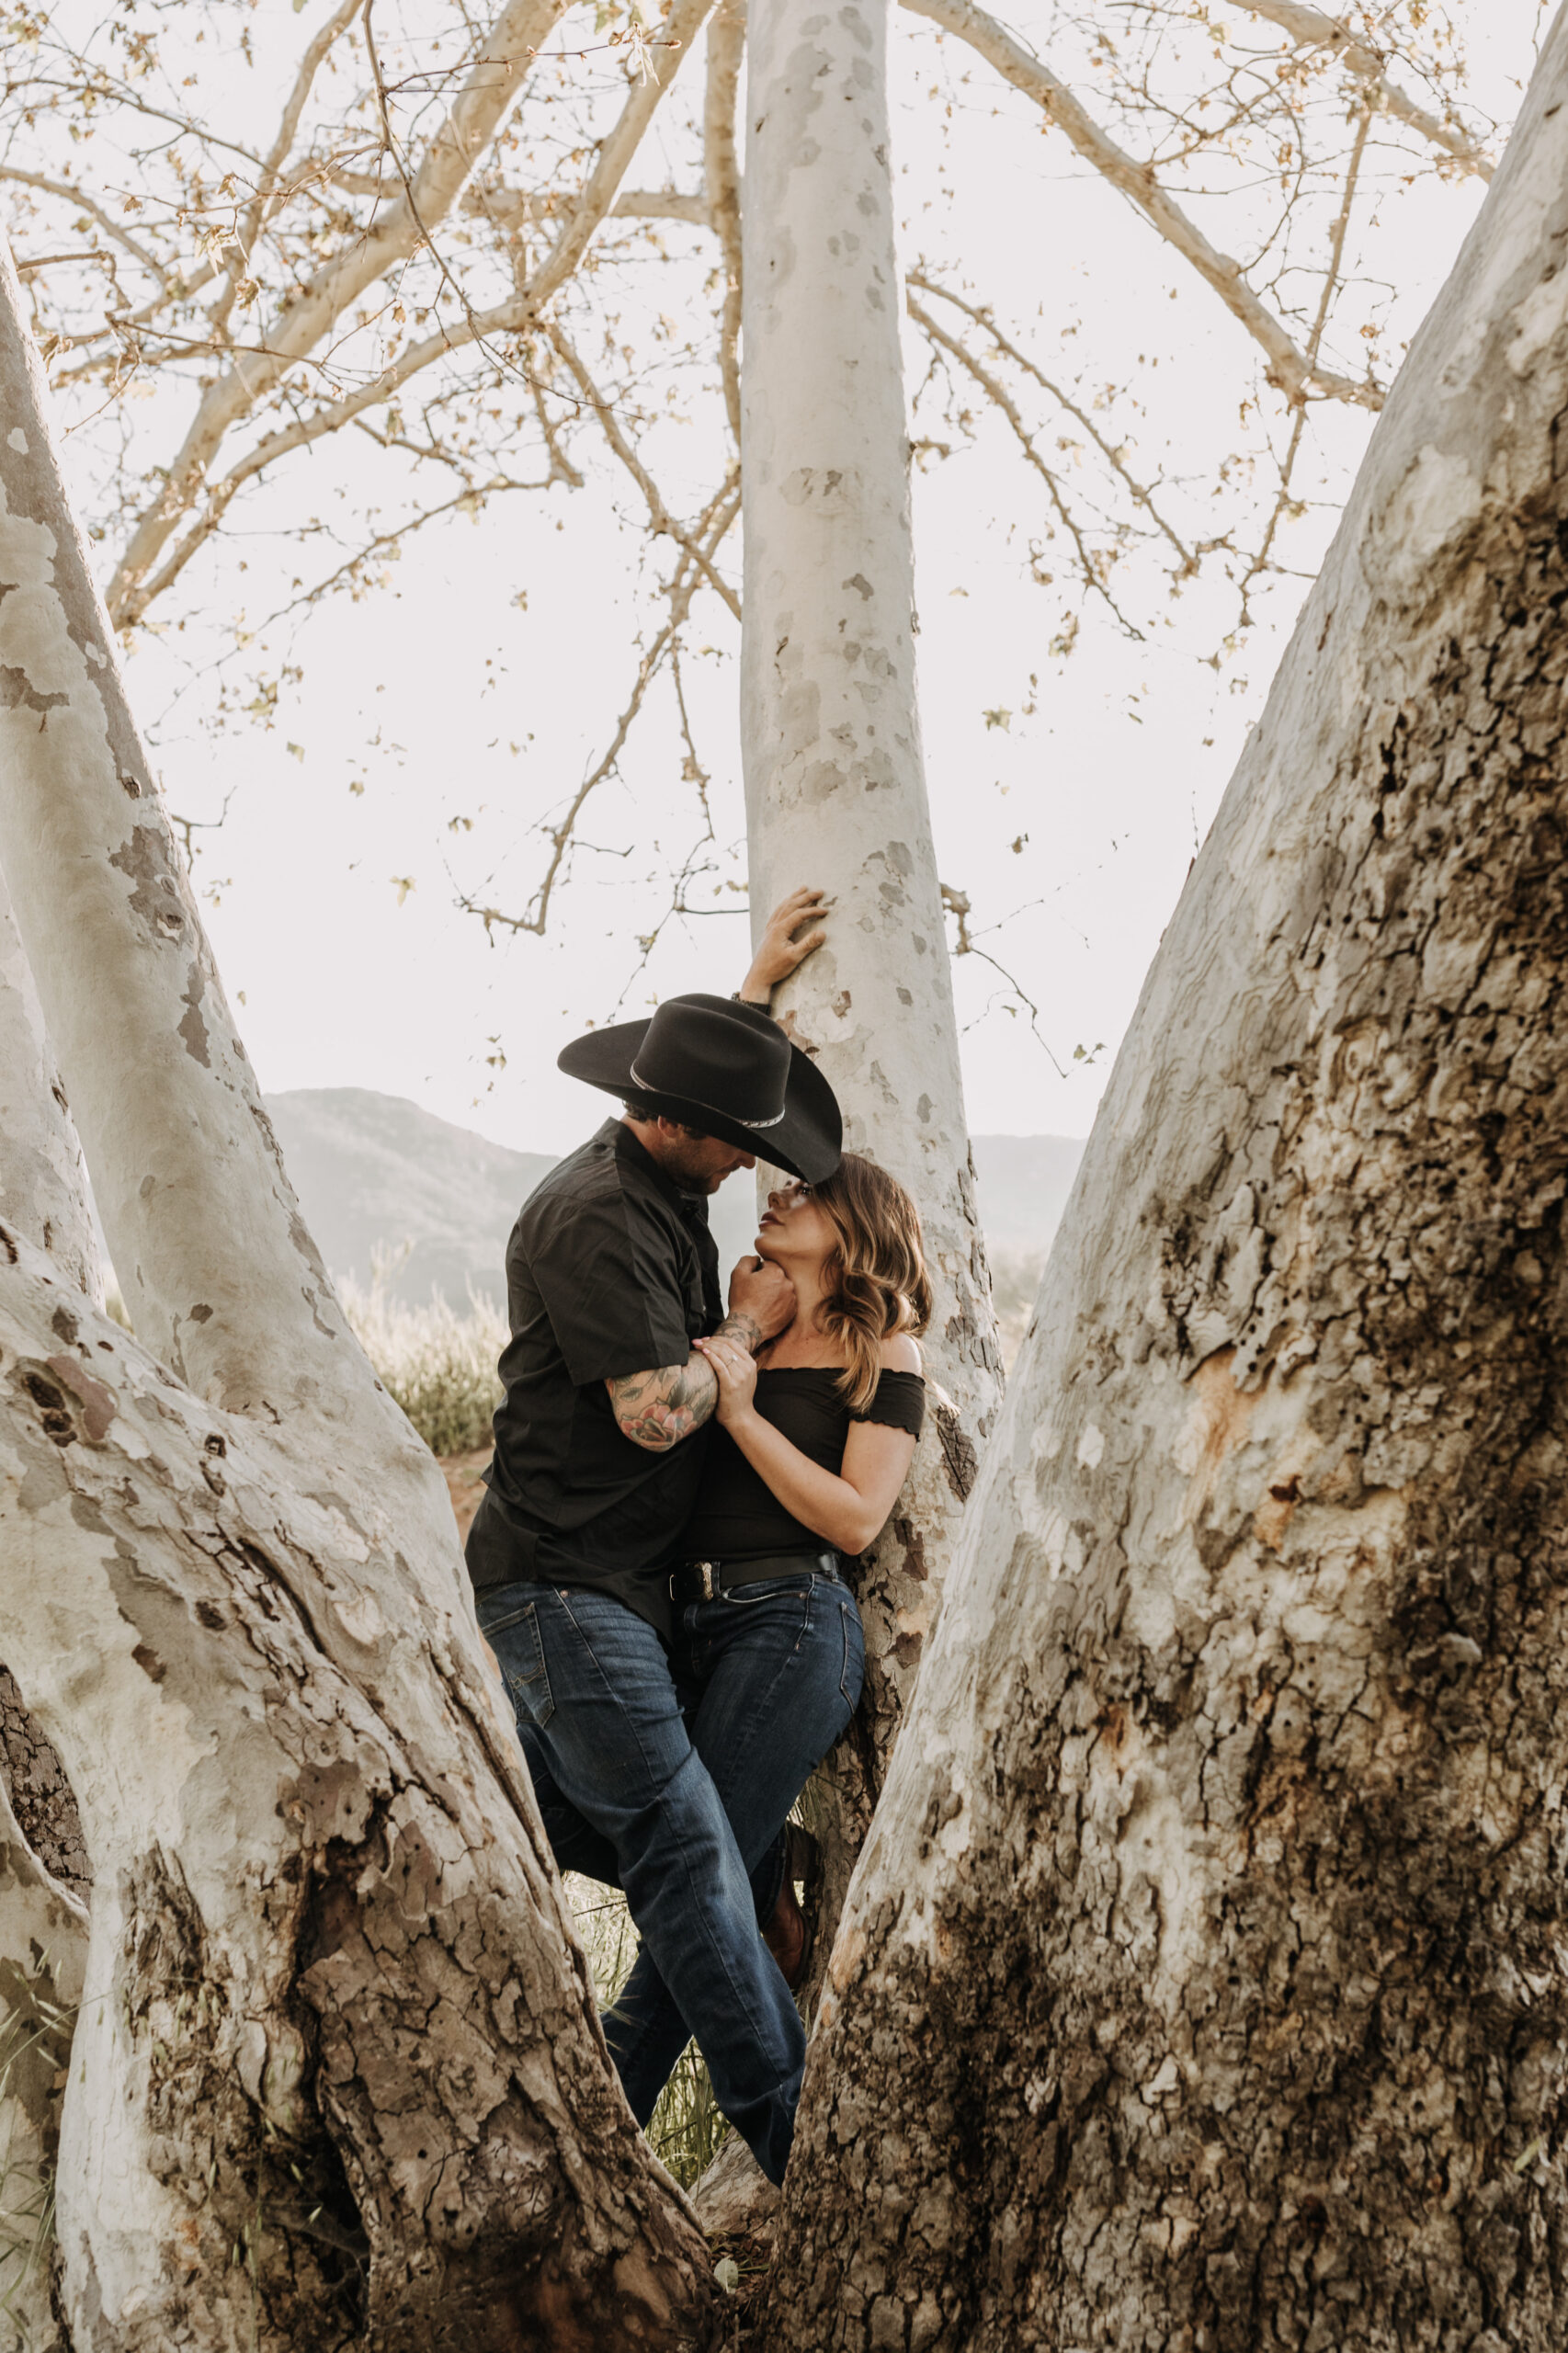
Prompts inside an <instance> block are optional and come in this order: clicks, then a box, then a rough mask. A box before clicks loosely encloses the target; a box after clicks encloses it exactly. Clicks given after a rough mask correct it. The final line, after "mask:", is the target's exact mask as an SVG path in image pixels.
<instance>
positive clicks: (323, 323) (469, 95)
mask: <svg viewBox="0 0 1568 2353" xmlns="http://www.w3.org/2000/svg"><path fill="white" fill-rule="evenodd" d="M563 5H564V0H506V6H505V7H504V8H503V9H502V11H501V14H500V16H499V17H497V19H496V21H495V23H494V26H493V28H492V30H491V34H490V38H489V40H487V41H486V42H485V43H484V44H483V51H482V54H481V55H480V56H479V57H478V58H477V59H476V60H475V62H474V64H473V66H472V70H471V72H470V74H469V77H468V80H467V82H466V83H465V85H464V86H463V88H462V90H461V91H460V94H459V96H458V97H456V98H455V99H454V100H453V102H452V106H451V108H450V110H449V113H448V115H447V117H446V119H445V120H444V121H443V122H442V123H441V125H440V126H439V128H438V129H437V131H436V132H435V134H434V135H433V137H432V138H431V140H430V142H429V144H428V146H427V147H426V153H425V157H424V160H423V162H422V163H421V165H420V166H419V170H418V173H417V174H416V176H415V184H414V194H415V200H416V203H417V208H418V217H417V218H416V217H415V208H414V206H413V205H411V203H410V202H409V199H407V197H401V198H400V199H399V200H397V201H396V202H394V203H393V205H392V208H391V210H389V211H388V212H387V214H386V215H385V217H384V218H383V219H382V220H381V221H380V222H372V223H371V224H370V226H369V228H368V229H366V230H363V231H357V232H356V233H355V234H354V236H353V238H352V240H351V241H350V242H349V243H348V244H347V245H346V246H345V247H344V249H343V250H342V251H341V252H340V253H338V254H337V255H336V256H335V257H334V259H333V260H331V261H330V262H328V263H327V265H326V267H324V269H322V270H320V271H318V273H317V275H316V276H315V278H312V280H311V282H310V283H309V284H308V285H307V286H305V287H303V288H301V290H300V291H299V294H298V295H297V297H296V299H295V300H294V301H292V302H291V303H290V307H289V308H288V310H287V311H286V312H285V313H283V315H282V316H281V317H280V318H279V319H278V322H277V324H276V327H275V329H274V332H273V333H272V334H271V335H267V337H265V338H264V340H265V341H266V343H267V347H268V349H267V357H266V358H264V359H263V360H262V361H261V363H260V364H259V366H258V365H256V364H250V365H247V366H244V367H237V368H231V369H228V370H226V371H225V373H224V374H223V375H222V376H221V377H220V378H219V380H218V381H217V382H216V383H215V384H213V385H212V386H211V387H210V390H209V391H208V392H207V393H206V394H205V396H204V397H203V399H202V402H201V405H200V407H199V409H198V411H197V414H196V416H195V418H194V420H193V422H192V424H191V426H190V428H189V430H188V432H187V435H186V438H185V443H184V446H183V447H182V449H180V451H179V454H178V456H177V457H176V460H175V461H174V464H173V465H172V466H171V467H170V469H169V472H168V475H167V478H166V480H165V483H164V485H163V487H162V489H161V491H160V493H159V494H158V497H157V498H156V499H155V500H154V502H153V504H152V505H151V506H149V507H147V508H146V509H145V510H144V512H143V514H142V518H141V520H140V522H139V523H138V524H137V526H136V529H135V530H134V531H133V532H132V534H131V542H130V545H129V546H128V547H127V549H126V551H125V554H124V556H123V557H122V559H121V561H120V563H119V566H118V568H117V570H116V572H115V575H114V578H113V579H112V581H111V582H110V583H109V588H108V608H109V611H110V614H111V615H112V617H113V619H114V621H115V623H116V626H117V627H119V628H124V627H126V626H127V625H128V623H130V622H131V621H133V620H136V619H137V618H138V617H139V615H140V614H141V613H142V612H143V611H144V610H145V608H146V606H147V604H148V602H149V600H150V597H151V596H152V595H153V590H152V589H151V588H149V587H148V586H147V585H146V582H147V574H148V573H149V572H150V571H151V569H152V566H153V563H154V561H155V560H156V558H157V556H158V554H159V552H160V551H161V550H162V549H163V548H164V547H165V545H166V544H167V542H168V540H170V538H171V537H172V536H173V535H174V533H175V531H176V529H178V526H179V521H180V517H181V516H182V515H183V514H185V513H186V512H187V511H188V508H189V506H190V504H191V502H192V500H193V499H194V497H195V495H196V494H197V492H198V490H199V486H200V484H201V483H202V481H203V480H204V478H205V477H206V474H207V472H208V470H209V468H210V466H211V464H212V461H213V460H214V458H215V457H216V455H217V453H218V449H219V448H220V446H221V445H222V440H223V438H224V437H225V435H226V434H227V433H228V432H229V430H230V428H231V427H232V426H234V425H236V424H237V423H238V422H239V420H240V419H241V417H243V416H244V415H248V414H249V412H250V411H251V410H252V409H254V408H255V406H256V402H257V401H258V400H259V399H260V397H261V396H262V394H263V393H264V392H268V391H270V389H271V388H272V386H273V385H274V384H276V383H277V382H278V381H279V380H280V378H282V377H283V376H284V375H285V374H286V373H287V372H288V369H290V366H291V365H293V363H294V362H295V361H297V360H299V359H301V358H304V357H305V356H306V355H307V354H308V353H309V352H311V351H312V350H313V349H314V347H315V346H316V344H317V343H318V342H319V341H320V340H321V338H322V336H323V335H325V334H326V333H327V332H328V331H329V330H330V329H331V328H332V327H333V326H334V325H335V323H336V321H337V320H338V319H339V318H340V317H341V316H342V314H343V313H344V311H345V310H346V309H347V305H348V304H349V303H350V302H351V301H353V300H354V299H355V297H356V296H357V295H358V294H360V293H362V292H363V290H364V289H365V288H366V287H367V286H369V285H372V284H374V282H375V280H376V279H377V278H379V277H381V274H382V272H383V271H384V270H386V269H387V268H388V267H391V265H392V263H393V262H394V261H397V260H400V259H402V258H403V257H404V256H407V255H408V254H411V253H412V252H413V251H414V250H415V246H416V245H417V244H418V243H419V241H420V234H421V232H420V226H419V222H420V221H421V220H422V221H423V222H426V224H428V223H430V222H437V221H439V220H440V219H442V218H443V217H444V215H445V214H446V213H447V212H448V211H449V210H450V209H451V206H452V205H453V204H454V203H455V202H456V201H457V199H458V198H459V197H460V195H461V193H462V188H463V185H464V183H465V181H466V180H467V178H468V176H469V175H470V173H471V172H472V169H473V166H474V164H475V162H476V161H477V159H478V156H479V153H480V152H481V150H482V149H483V146H484V145H485V143H486V142H488V140H489V139H490V138H491V137H492V136H493V135H494V131H495V130H496V129H497V128H498V127H499V125H500V123H501V121H502V119H503V118H504V116H505V115H506V113H507V111H508V110H509V109H510V108H511V106H512V105H513V103H514V101H515V100H516V98H517V95H518V93H519V91H520V90H521V87H522V84H523V79H524V75H525V74H526V72H527V69H528V65H529V64H530V63H532V58H533V53H534V51H535V50H536V49H537V47H538V45H539V40H542V38H543V36H544V34H545V32H546V31H547V30H548V28H549V27H550V26H551V24H553V23H554V21H555V18H556V17H557V16H558V15H559V14H560V12H561V9H562V6H563ZM534 36H537V37H538V38H537V39H536V38H534ZM468 339H469V340H472V337H470V338H468ZM204 536H205V535H204ZM174 569H175V571H176V572H177V571H178V570H179V569H180V567H179V566H178V565H177V564H176V566H175V567H174ZM165 576H172V574H169V573H168V567H166V566H165V574H160V578H163V577H165Z"/></svg>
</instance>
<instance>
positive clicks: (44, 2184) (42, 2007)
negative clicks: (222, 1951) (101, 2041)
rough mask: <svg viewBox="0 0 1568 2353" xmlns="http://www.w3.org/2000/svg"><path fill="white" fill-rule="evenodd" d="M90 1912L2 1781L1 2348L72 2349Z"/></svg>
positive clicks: (24, 2351)
mask: <svg viewBox="0 0 1568 2353" xmlns="http://www.w3.org/2000/svg"><path fill="white" fill-rule="evenodd" d="M86 1957H87V1915H86V1913H85V1910H84V1909H83V1907H82V1905H81V1904H80V1903H79V1902H78V1901H77V1899H76V1897H75V1896H74V1895H73V1894H72V1893H71V1892H70V1890H69V1889H68V1888H66V1887H64V1886H62V1884H61V1883H60V1881H58V1880H56V1879H53V1878H52V1877H51V1875H50V1873H49V1872H48V1871H47V1870H44V1868H43V1866H42V1864H41V1863H40V1861H39V1859H38V1857H37V1855H36V1854H35V1853H34V1852H33V1850H32V1848H31V1847H30V1846H29V1845H28V1840H27V1838H26V1837H25V1836H24V1835H23V1832H22V1828H21V1825H20V1824H19V1823H18V1821H17V1816H16V1814H15V1813H13V1811H12V1809H11V1806H10V1804H9V1803H8V1802H7V1801H6V1796H5V1792H4V1790H0V2347H4V2348H5V2353H67V2349H66V2347H65V2340H64V2338H63V2336H62V2334H61V2331H60V2328H59V2325H58V2323H57V2321H56V2318H55V2314H54V2311H53V2297H52V2288H53V2279H54V2264H55V2239H54V2223H53V2200H52V2187H53V2181H54V2175H55V2169H56V2165H57V2164H58V2158H59V2143H60V2097H61V2086H62V2081H63V2075H64V2069H65V2067H66V2065H67V2063H68V2062H69V2059H70V2055H71V2035H72V2029H73V2028H74V2024H75V2018H76V2011H77V2007H78V2006H79V2004H80V2002H81V1999H82V1974H83V1970H84V1967H85V1961H86Z"/></svg>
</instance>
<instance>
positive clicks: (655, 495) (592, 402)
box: [545, 326, 741, 620]
mask: <svg viewBox="0 0 1568 2353" xmlns="http://www.w3.org/2000/svg"><path fill="white" fill-rule="evenodd" d="M545 333H546V334H547V335H549V337H550V340H551V343H552V344H553V346H554V347H555V348H556V350H557V351H558V352H559V353H560V354H561V357H562V359H563V360H564V361H565V363H566V366H567V368H568V369H569V370H570V372H571V374H572V375H573V376H574V377H575V378H576V380H577V382H578V384H579V386H580V387H581V389H582V392H583V396H584V398H585V400H586V402H587V403H588V405H589V407H590V408H591V409H592V410H593V412H594V415H596V416H597V418H598V421H599V423H600V425H601V426H602V427H603V428H604V437H605V439H606V440H607V441H608V443H609V446H610V448H611V449H613V450H614V451H615V454H616V456H617V457H618V458H619V460H620V462H621V464H622V465H623V466H624V467H625V468H626V471H627V472H628V473H629V474H630V475H631V479H632V481H633V482H634V483H636V484H637V487H638V489H639V490H640V491H641V492H642V496H643V498H644V499H645V500H646V502H647V506H648V519H649V521H650V522H651V523H652V525H653V532H654V536H655V538H657V537H658V536H659V535H660V534H661V533H662V534H664V535H665V536H666V537H668V538H669V539H672V540H674V541H675V542H676V546H677V547H679V548H684V550H685V551H686V552H687V555H688V556H689V557H690V558H691V561H692V562H693V563H695V564H696V565H697V566H698V568H699V571H700V572H701V573H702V574H704V576H705V577H706V579H707V582H708V585H709V586H710V588H711V589H712V590H713V591H714V592H715V594H716V595H718V596H720V597H722V598H723V600H724V602H725V604H726V605H728V607H729V608H730V610H731V612H732V613H733V615H734V617H735V619H736V620H740V617H741V603H740V598H739V597H737V596H736V594H735V592H734V590H733V588H732V587H731V585H730V584H729V582H728V581H727V580H725V579H724V578H723V577H722V574H719V573H717V572H715V571H714V569H713V566H712V565H711V564H710V563H709V561H708V558H707V557H706V556H705V555H704V553H703V552H702V550H701V549H700V548H699V546H698V544H697V542H696V541H695V540H692V539H690V538H689V537H688V536H687V533H686V532H685V531H684V530H682V529H681V527H680V525H679V524H678V523H677V522H676V520H675V518H674V517H673V516H672V515H671V513H670V510H669V508H668V507H667V506H665V500H664V494H663V492H662V491H661V490H660V488H659V485H658V483H656V482H655V481H654V480H653V475H652V474H651V473H650V472H648V469H647V468H646V466H644V464H643V463H642V459H641V458H640V457H639V456H638V454H637V452H636V450H635V449H633V448H632V446H631V442H630V441H629V440H628V439H627V438H626V436H625V435H624V433H622V431H621V429H620V426H619V424H618V423H617V422H616V416H615V412H614V410H613V408H612V407H611V405H610V404H609V402H608V401H607V400H602V399H601V398H600V396H599V392H598V390H597V386H596V384H595V382H594V380H593V378H592V377H591V376H590V375H589V373H588V371H587V369H585V367H584V365H583V363H582V361H581V360H580V359H579V358H578V357H577V354H576V352H575V350H574V347H573V346H572V345H571V344H570V343H569V342H568V340H567V338H566V336H565V335H564V333H563V332H562V329H561V328H560V327H558V326H549V327H547V328H546V329H545Z"/></svg>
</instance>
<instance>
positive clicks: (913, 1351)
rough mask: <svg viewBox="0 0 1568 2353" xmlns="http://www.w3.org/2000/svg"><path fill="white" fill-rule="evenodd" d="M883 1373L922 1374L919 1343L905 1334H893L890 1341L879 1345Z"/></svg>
mask: <svg viewBox="0 0 1568 2353" xmlns="http://www.w3.org/2000/svg"><path fill="white" fill-rule="evenodd" d="M881 1359H882V1370H883V1371H884V1372H924V1371H925V1370H926V1368H925V1366H924V1365H923V1364H922V1362H921V1360H920V1343H919V1342H918V1340H915V1339H914V1338H912V1337H911V1336H910V1334H909V1333H907V1332H895V1333H894V1334H893V1336H892V1339H891V1340H884V1341H883V1342H882V1343H881Z"/></svg>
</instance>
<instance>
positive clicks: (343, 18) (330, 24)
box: [211, 0, 365, 334]
mask: <svg viewBox="0 0 1568 2353" xmlns="http://www.w3.org/2000/svg"><path fill="white" fill-rule="evenodd" d="M364 5H365V0H339V5H338V6H337V8H336V10H335V12H334V14H333V15H332V16H330V17H328V18H327V20H326V22H325V24H324V25H323V27H322V28H321V29H320V31H319V32H317V33H315V34H314V35H312V39H311V40H310V41H309V43H308V44H307V46H306V50H305V53H304V56H303V57H302V58H301V61H300V70H299V72H298V74H296V75H295V76H294V86H293V88H292V89H291V90H290V93H289V97H288V102H287V104H286V105H285V107H284V108H283V114H282V119H281V120H280V121H279V123H278V136H277V137H276V138H275V139H274V141H273V142H272V145H271V148H270V150H269V151H268V153H267V161H266V163H265V164H264V165H262V168H261V172H260V175H259V176H258V177H257V180H256V189H255V193H254V194H253V196H252V198H251V200H250V203H249V205H248V207H247V208H246V210H245V216H244V222H243V223H242V224H241V225H240V227H239V228H238V230H237V232H236V235H235V244H236V247H237V250H238V253H239V261H238V263H236V264H234V265H233V266H231V267H230V268H229V270H228V272H227V274H226V281H225V284H224V288H223V291H222V294H221V295H220V297H219V299H218V301H216V302H215V303H214V305H213V307H212V313H211V316H212V327H213V332H214V334H217V333H219V332H221V330H222V328H223V327H225V326H226V325H227V324H228V322H229V318H230V315H231V313H232V312H233V307H234V297H235V295H236V294H237V292H238V290H239V286H240V278H241V274H242V271H243V270H245V269H248V268H249V267H250V256H251V251H252V248H253V247H254V245H255V244H256V239H257V237H259V236H260V234H261V228H262V222H264V221H265V219H266V218H267V212H268V210H270V209H271V206H272V201H273V199H274V197H275V195H276V193H277V189H278V175H279V173H280V172H281V171H282V169H283V166H284V165H285V164H286V163H287V162H288V160H289V154H290V149H291V148H292V146H293V144H294V134H295V132H296V131H298V130H299V127H300V117H301V114H303V112H304V110H305V101H306V99H307V98H308V97H310V94H311V88H312V84H313V83H314V81H315V78H316V74H317V73H318V72H319V70H320V67H321V63H322V61H323V59H324V57H325V56H326V53H327V51H329V50H330V49H331V47H332V45H333V43H334V42H335V40H337V39H338V38H339V36H340V35H341V34H343V33H345V32H347V29H348V27H349V26H350V25H351V24H352V22H353V21H354V18H355V17H357V16H358V13H359V10H360V9H361V8H362V7H363V6H364Z"/></svg>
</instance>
